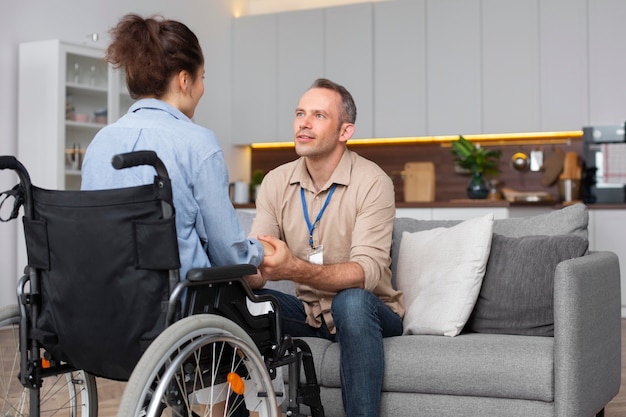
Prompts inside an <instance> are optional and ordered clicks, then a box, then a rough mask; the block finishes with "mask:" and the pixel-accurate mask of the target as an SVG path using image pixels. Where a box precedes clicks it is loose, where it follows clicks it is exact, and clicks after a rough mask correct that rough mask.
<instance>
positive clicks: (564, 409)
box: [554, 252, 621, 417]
mask: <svg viewBox="0 0 626 417" xmlns="http://www.w3.org/2000/svg"><path fill="white" fill-rule="evenodd" d="M620 379H621V297H620V271H619V261H618V258H617V256H616V255H615V254H614V253H612V252H590V253H589V254H588V255H585V256H582V257H580V258H575V259H571V260H568V261H564V262H561V263H560V264H559V265H558V266H557V268H556V271H555V277H554V396H555V398H554V399H555V416H562V417H575V416H580V417H589V416H592V415H595V414H596V413H598V412H599V411H600V410H601V409H602V408H603V407H604V406H605V405H606V403H608V402H609V401H610V400H611V398H613V397H614V396H615V395H616V394H617V392H618V391H619V387H620Z"/></svg>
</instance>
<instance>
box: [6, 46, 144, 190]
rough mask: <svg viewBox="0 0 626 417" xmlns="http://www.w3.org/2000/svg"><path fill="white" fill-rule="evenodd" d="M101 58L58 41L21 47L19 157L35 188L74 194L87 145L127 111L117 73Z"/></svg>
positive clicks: (100, 54) (127, 100)
mask: <svg viewBox="0 0 626 417" xmlns="http://www.w3.org/2000/svg"><path fill="white" fill-rule="evenodd" d="M103 58H104V51H103V50H102V49H99V48H95V47H90V46H85V45H73V44H68V43H65V42H61V41H59V40H46V41H36V42H28V43H22V44H20V46H19V84H18V91H19V94H18V141H17V157H18V159H19V160H20V161H21V162H22V163H23V164H24V165H25V166H26V168H27V169H28V171H29V173H30V176H31V179H32V181H33V184H35V185H37V186H39V187H44V188H51V189H78V188H79V187H80V163H81V160H82V153H83V152H84V150H85V149H86V148H87V145H89V143H90V142H91V140H92V139H93V137H94V135H95V134H96V133H97V132H98V130H100V129H101V128H102V127H103V126H105V125H106V123H107V122H109V121H112V120H116V119H117V118H118V117H119V116H120V114H121V113H123V112H125V111H126V110H127V109H128V107H129V106H130V104H131V102H132V100H131V99H130V96H129V94H128V91H127V90H126V87H125V83H124V82H123V81H122V79H121V77H122V75H121V73H120V71H116V70H114V69H113V68H112V67H111V66H109V65H108V64H107V63H106V61H105V60H104V59H103ZM122 86H124V87H122Z"/></svg>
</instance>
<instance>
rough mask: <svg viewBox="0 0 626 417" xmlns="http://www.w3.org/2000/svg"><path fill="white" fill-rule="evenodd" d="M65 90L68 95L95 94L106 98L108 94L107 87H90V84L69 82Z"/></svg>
mask: <svg viewBox="0 0 626 417" xmlns="http://www.w3.org/2000/svg"><path fill="white" fill-rule="evenodd" d="M65 88H66V89H67V92H68V93H75V94H83V95H85V94H93V95H96V96H106V95H107V94H108V91H107V87H106V86H98V85H88V84H76V83H70V82H68V83H67V84H65Z"/></svg>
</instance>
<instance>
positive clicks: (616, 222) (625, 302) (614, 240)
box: [589, 209, 626, 317]
mask: <svg viewBox="0 0 626 417" xmlns="http://www.w3.org/2000/svg"><path fill="white" fill-rule="evenodd" d="M624 236H626V210H624V209H591V210H589V250H594V251H602V250H608V251H611V252H614V253H615V254H616V255H617V256H618V258H619V265H620V274H621V292H622V294H621V296H622V317H626V245H624Z"/></svg>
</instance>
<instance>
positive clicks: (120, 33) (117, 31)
mask: <svg viewBox="0 0 626 417" xmlns="http://www.w3.org/2000/svg"><path fill="white" fill-rule="evenodd" d="M110 33H111V39H112V41H111V44H110V45H109V47H108V48H107V53H106V59H107V61H109V62H110V63H111V64H113V66H115V67H116V68H122V69H123V70H124V71H125V72H126V84H127V85H128V91H129V92H130V95H131V97H132V98H134V99H137V98H140V97H145V96H154V97H156V98H160V97H162V96H163V95H164V94H165V92H166V91H167V88H168V84H169V81H170V80H171V77H172V76H173V75H175V74H178V73H179V72H180V71H182V70H185V71H187V72H189V75H190V76H191V77H192V81H195V77H196V75H197V73H198V69H199V68H200V67H201V66H202V65H204V56H203V54H202V49H201V48H200V42H198V38H197V37H196V35H195V34H194V33H193V32H192V31H191V30H190V29H189V28H188V27H187V26H185V25H184V24H183V23H180V22H177V21H175V20H164V19H163V18H160V17H151V18H147V19H144V18H142V17H141V16H139V15H136V14H128V15H126V16H124V17H123V18H122V19H121V20H120V21H119V23H118V24H117V25H116V26H115V27H114V28H113V29H111V32H110Z"/></svg>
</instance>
